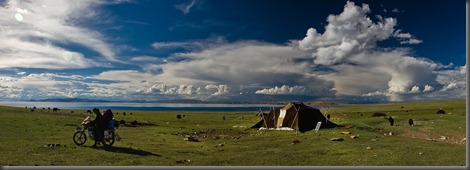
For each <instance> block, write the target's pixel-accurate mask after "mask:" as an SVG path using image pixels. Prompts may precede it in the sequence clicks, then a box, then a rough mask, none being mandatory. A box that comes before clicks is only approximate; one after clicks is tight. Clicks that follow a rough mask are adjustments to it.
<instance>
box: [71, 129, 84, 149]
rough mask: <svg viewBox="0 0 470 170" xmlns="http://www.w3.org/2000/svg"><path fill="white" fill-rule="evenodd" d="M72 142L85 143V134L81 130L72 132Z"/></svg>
mask: <svg viewBox="0 0 470 170" xmlns="http://www.w3.org/2000/svg"><path fill="white" fill-rule="evenodd" d="M73 142H74V143H75V144H77V145H78V146H80V145H83V144H85V142H86V134H85V132H83V131H77V132H75V134H73Z"/></svg>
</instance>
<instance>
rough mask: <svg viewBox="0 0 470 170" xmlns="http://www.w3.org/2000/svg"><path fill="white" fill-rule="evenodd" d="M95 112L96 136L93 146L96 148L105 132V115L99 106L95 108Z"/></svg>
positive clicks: (94, 128)
mask: <svg viewBox="0 0 470 170" xmlns="http://www.w3.org/2000/svg"><path fill="white" fill-rule="evenodd" d="M93 113H95V119H94V120H93V125H94V127H93V136H94V138H95V144H94V145H93V147H94V148H96V145H97V144H98V143H99V142H101V140H102V138H103V134H104V128H103V115H101V112H100V110H99V109H98V108H93Z"/></svg>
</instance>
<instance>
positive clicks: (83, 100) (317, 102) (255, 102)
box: [29, 98, 338, 105]
mask: <svg viewBox="0 0 470 170" xmlns="http://www.w3.org/2000/svg"><path fill="white" fill-rule="evenodd" d="M29 101H32V102H111V103H122V102H126V103H190V104H191V103H194V104H276V105H283V104H287V103H288V102H289V101H202V100H196V99H175V100H155V101H147V100H132V101H111V100H95V99H83V98H50V99H40V100H29ZM293 102H296V101H293ZM304 103H305V104H307V105H337V104H338V103H334V102H328V101H313V102H304Z"/></svg>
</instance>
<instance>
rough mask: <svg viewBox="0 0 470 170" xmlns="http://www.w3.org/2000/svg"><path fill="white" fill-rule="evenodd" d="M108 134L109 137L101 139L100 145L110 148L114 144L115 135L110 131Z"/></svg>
mask: <svg viewBox="0 0 470 170" xmlns="http://www.w3.org/2000/svg"><path fill="white" fill-rule="evenodd" d="M109 133H110V134H109V136H110V137H109V138H105V139H103V142H102V143H103V145H104V146H112V145H113V144H114V138H115V134H114V132H112V131H109Z"/></svg>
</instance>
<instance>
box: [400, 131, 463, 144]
mask: <svg viewBox="0 0 470 170" xmlns="http://www.w3.org/2000/svg"><path fill="white" fill-rule="evenodd" d="M424 130H426V129H424ZM428 130H429V129H428ZM397 136H400V137H405V138H417V139H424V140H428V141H434V142H444V143H451V144H458V145H465V144H466V142H467V141H466V138H465V136H464V137H459V136H430V135H428V134H426V132H416V131H405V132H404V133H401V134H398V135H397Z"/></svg>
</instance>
